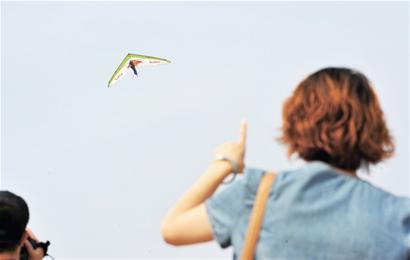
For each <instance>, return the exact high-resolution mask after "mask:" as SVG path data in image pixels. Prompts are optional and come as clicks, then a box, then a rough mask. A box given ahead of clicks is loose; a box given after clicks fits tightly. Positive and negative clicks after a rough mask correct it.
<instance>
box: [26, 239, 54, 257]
mask: <svg viewBox="0 0 410 260" xmlns="http://www.w3.org/2000/svg"><path fill="white" fill-rule="evenodd" d="M28 241H29V242H30V244H31V245H32V246H33V248H34V249H36V248H39V247H41V248H42V249H43V252H44V256H46V255H47V249H48V246H49V245H50V241H46V242H37V241H35V240H34V239H32V238H31V237H28ZM29 257H30V255H29V253H28V251H27V248H26V247H25V246H23V247H22V248H21V251H20V260H28V259H29Z"/></svg>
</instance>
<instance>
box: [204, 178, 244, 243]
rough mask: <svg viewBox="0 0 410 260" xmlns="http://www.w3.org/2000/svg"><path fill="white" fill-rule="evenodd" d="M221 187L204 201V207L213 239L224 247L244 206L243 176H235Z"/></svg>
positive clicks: (229, 241)
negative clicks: (233, 179) (229, 182)
mask: <svg viewBox="0 0 410 260" xmlns="http://www.w3.org/2000/svg"><path fill="white" fill-rule="evenodd" d="M221 188H222V189H221V190H217V192H216V193H215V194H214V195H213V196H211V197H210V198H209V199H208V200H207V201H206V202H205V207H206V210H207V213H208V219H209V221H210V223H211V225H212V230H213V235H214V239H215V240H216V241H217V242H218V244H219V245H220V246H221V247H222V248H226V247H228V246H230V245H231V235H232V231H233V228H234V227H235V222H236V220H237V219H238V217H237V216H238V214H240V212H241V210H242V208H243V206H244V195H245V192H246V180H245V178H244V176H237V177H236V180H235V181H234V182H233V183H231V184H228V185H226V186H225V187H221Z"/></svg>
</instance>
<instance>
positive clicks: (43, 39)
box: [1, 1, 410, 259]
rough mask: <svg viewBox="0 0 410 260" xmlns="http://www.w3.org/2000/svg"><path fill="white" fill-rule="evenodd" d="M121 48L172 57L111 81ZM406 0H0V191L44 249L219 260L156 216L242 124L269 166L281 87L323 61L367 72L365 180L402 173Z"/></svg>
mask: <svg viewBox="0 0 410 260" xmlns="http://www.w3.org/2000/svg"><path fill="white" fill-rule="evenodd" d="M127 53H136V54H144V55H150V56H158V57H162V58H166V59H169V60H170V61H171V63H170V64H167V65H162V66H156V67H146V68H141V69H139V71H138V73H139V76H138V77H134V76H133V75H128V76H127V77H125V78H124V79H123V80H122V81H121V82H119V83H117V84H116V85H114V86H113V87H112V88H107V84H108V80H109V79H110V77H111V75H112V74H113V73H114V71H115V69H116V68H117V66H118V65H119V64H120V62H121V61H122V59H123V58H124V57H125V55H126V54H127ZM409 57H410V55H409V3H408V2H358V3H352V2H6V1H2V2H1V188H2V189H8V190H11V191H13V192H15V193H17V194H19V195H21V196H23V197H24V198H25V200H26V201H27V202H28V204H29V207H30V213H31V217H30V223H29V226H30V227H31V228H32V229H33V231H34V232H35V233H36V234H37V235H38V237H40V239H42V240H50V241H51V243H52V245H51V247H50V253H51V254H52V255H53V256H54V257H56V258H67V259H70V258H190V259H192V258H224V259H227V258H230V257H231V254H232V250H231V249H226V250H221V249H220V248H219V246H218V245H217V243H216V242H208V243H204V244H199V245H195V246H187V247H178V248H175V247H172V246H169V245H167V244H165V243H164V242H163V240H162V238H161V234H160V224H161V221H162V219H163V217H164V216H165V214H166V212H167V211H168V210H169V208H170V207H171V206H172V205H173V204H174V203H175V202H176V200H177V199H178V198H179V197H180V196H182V195H183V194H184V192H185V191H186V190H187V189H188V188H189V187H190V185H191V184H193V182H194V181H195V180H196V179H197V178H198V177H199V176H200V175H201V174H202V172H203V171H204V170H205V169H206V168H207V165H208V164H209V163H211V162H212V160H213V152H214V150H215V148H216V147H217V145H219V144H221V143H223V142H225V141H229V140H235V139H237V138H238V134H239V123H240V121H241V119H242V118H246V119H247V121H248V139H247V152H246V153H247V155H246V161H245V162H246V165H249V166H254V167H259V168H263V169H270V170H275V171H281V170H285V169H289V168H293V167H299V166H300V165H301V162H300V161H298V160H295V159H291V160H289V159H288V158H287V157H286V147H283V146H282V145H280V144H279V143H277V142H276V141H275V138H276V137H278V136H279V133H280V132H279V130H278V129H279V127H280V125H281V111H282V105H283V102H284V100H285V99H286V98H287V97H289V96H290V95H291V93H292V91H293V89H294V88H295V86H296V85H297V84H298V83H299V82H300V81H301V80H302V79H303V78H304V77H306V76H307V75H309V74H310V73H312V72H314V71H316V70H318V69H321V68H323V67H327V66H346V67H350V68H354V69H358V70H359V71H361V72H363V73H364V74H365V75H366V76H367V77H368V78H369V79H370V81H371V82H372V85H373V86H374V89H375V90H376V93H377V94H378V95H379V99H380V103H381V106H382V108H383V110H384V113H385V117H386V121H387V124H388V127H389V129H390V130H391V132H392V135H393V136H394V138H395V142H396V154H395V157H393V158H392V159H390V160H388V161H386V162H384V163H382V164H380V165H377V166H375V167H372V168H371V173H370V175H365V174H364V173H361V176H362V178H364V179H366V180H368V181H370V182H371V183H373V184H374V185H375V186H378V187H380V188H382V189H384V190H386V191H389V192H392V193H394V194H396V195H401V196H410V184H409V181H410V179H409V74H408V72H409Z"/></svg>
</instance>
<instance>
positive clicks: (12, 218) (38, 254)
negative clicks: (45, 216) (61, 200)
mask: <svg viewBox="0 0 410 260" xmlns="http://www.w3.org/2000/svg"><path fill="white" fill-rule="evenodd" d="M28 220H29V209H28V206H27V204H26V202H25V201H24V199H23V198H21V197H20V196H17V195H15V194H13V193H11V192H9V191H0V260H19V259H20V255H21V250H22V248H23V247H24V248H25V250H26V251H27V253H28V259H30V260H40V259H42V258H43V257H44V251H43V249H42V248H41V247H38V248H36V249H34V248H33V246H32V244H31V243H30V242H29V238H31V239H33V240H34V241H37V242H38V239H37V238H36V237H35V235H34V234H33V233H32V232H31V230H28V229H26V227H27V223H28Z"/></svg>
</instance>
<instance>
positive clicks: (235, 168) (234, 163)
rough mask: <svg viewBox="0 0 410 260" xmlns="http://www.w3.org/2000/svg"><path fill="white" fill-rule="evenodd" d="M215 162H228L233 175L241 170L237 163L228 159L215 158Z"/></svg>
mask: <svg viewBox="0 0 410 260" xmlns="http://www.w3.org/2000/svg"><path fill="white" fill-rule="evenodd" d="M216 160H217V161H227V162H229V164H230V165H231V166H232V169H233V172H234V173H238V172H239V171H240V170H241V169H240V166H239V164H238V163H237V162H235V161H234V160H232V159H231V158H229V157H226V156H221V157H218V158H216Z"/></svg>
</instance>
